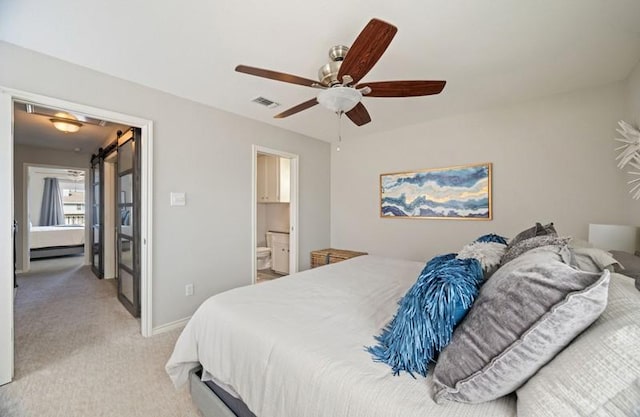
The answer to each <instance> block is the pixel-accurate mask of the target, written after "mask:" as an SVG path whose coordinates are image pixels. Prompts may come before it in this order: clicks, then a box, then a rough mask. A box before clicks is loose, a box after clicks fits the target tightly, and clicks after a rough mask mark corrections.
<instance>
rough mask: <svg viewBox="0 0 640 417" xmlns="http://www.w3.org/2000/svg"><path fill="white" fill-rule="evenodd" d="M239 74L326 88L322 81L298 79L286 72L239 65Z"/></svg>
mask: <svg viewBox="0 0 640 417" xmlns="http://www.w3.org/2000/svg"><path fill="white" fill-rule="evenodd" d="M236 71H237V72H242V73H244V74H249V75H255V76H256V77H262V78H269V79H270V80H276V81H282V82H284V83H291V84H298V85H304V86H306V87H314V88H326V86H325V85H323V84H322V83H321V82H320V81H315V80H310V79H308V78H303V77H298V76H297V75H291V74H286V73H284V72H278V71H271V70H268V69H263V68H256V67H249V66H247V65H238V66H237V67H236Z"/></svg>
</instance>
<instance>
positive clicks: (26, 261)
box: [19, 162, 92, 272]
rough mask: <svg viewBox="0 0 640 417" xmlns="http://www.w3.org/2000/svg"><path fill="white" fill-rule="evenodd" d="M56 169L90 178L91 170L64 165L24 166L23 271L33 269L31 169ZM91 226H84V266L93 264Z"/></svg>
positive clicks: (87, 213)
mask: <svg viewBox="0 0 640 417" xmlns="http://www.w3.org/2000/svg"><path fill="white" fill-rule="evenodd" d="M31 167H33V168H54V169H74V170H76V171H82V172H84V177H85V178H89V177H88V175H89V168H78V167H67V166H62V165H48V164H34V163H31V162H25V163H24V164H22V178H23V181H22V224H21V225H20V227H19V230H20V233H21V234H22V271H21V272H28V271H29V270H30V269H31V259H30V257H29V250H30V249H29V247H30V243H31V242H30V239H31V236H30V235H29V204H30V203H29V185H30V181H31V178H30V177H29V168H31ZM88 188H89V187H88V185H87V183H86V181H85V184H84V207H85V214H84V215H85V219H87V218H90V216H91V214H92V213H91V210H90V208H89V193H87V189H88ZM89 238H90V234H89V226H88V225H87V223H86V222H85V225H84V261H83V264H84V265H90V264H91V246H90V242H89Z"/></svg>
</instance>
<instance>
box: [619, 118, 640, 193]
mask: <svg viewBox="0 0 640 417" xmlns="http://www.w3.org/2000/svg"><path fill="white" fill-rule="evenodd" d="M618 125H620V127H619V128H618V129H616V132H618V133H620V134H621V135H622V137H621V138H615V140H616V141H618V142H621V143H622V145H621V146H618V147H617V148H616V151H620V153H619V154H618V156H616V161H618V168H620V169H625V167H626V166H627V165H631V166H632V167H633V168H635V169H637V170H638V171H627V172H628V173H629V174H631V175H634V176H635V178H634V179H632V180H629V182H628V184H629V185H633V186H632V187H631V190H629V194H631V195H632V196H633V198H634V199H635V200H640V131H638V130H637V129H636V128H635V127H633V126H631V125H630V124H629V123H627V122H625V121H624V120H620V121H619V122H618Z"/></svg>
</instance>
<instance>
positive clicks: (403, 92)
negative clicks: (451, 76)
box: [356, 81, 447, 97]
mask: <svg viewBox="0 0 640 417" xmlns="http://www.w3.org/2000/svg"><path fill="white" fill-rule="evenodd" d="M446 83H447V82H446V81H378V82H371V83H362V84H358V85H357V86H356V88H357V89H361V88H364V87H369V88H370V89H371V92H370V93H367V94H366V97H417V96H430V95H433V94H439V93H440V92H441V91H442V90H443V89H444V86H445V84H446Z"/></svg>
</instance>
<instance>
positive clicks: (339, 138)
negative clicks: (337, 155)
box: [336, 111, 344, 152]
mask: <svg viewBox="0 0 640 417" xmlns="http://www.w3.org/2000/svg"><path fill="white" fill-rule="evenodd" d="M343 113H344V112H343V111H339V112H337V114H338V146H337V147H336V151H337V152H340V144H341V143H342V114H343Z"/></svg>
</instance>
